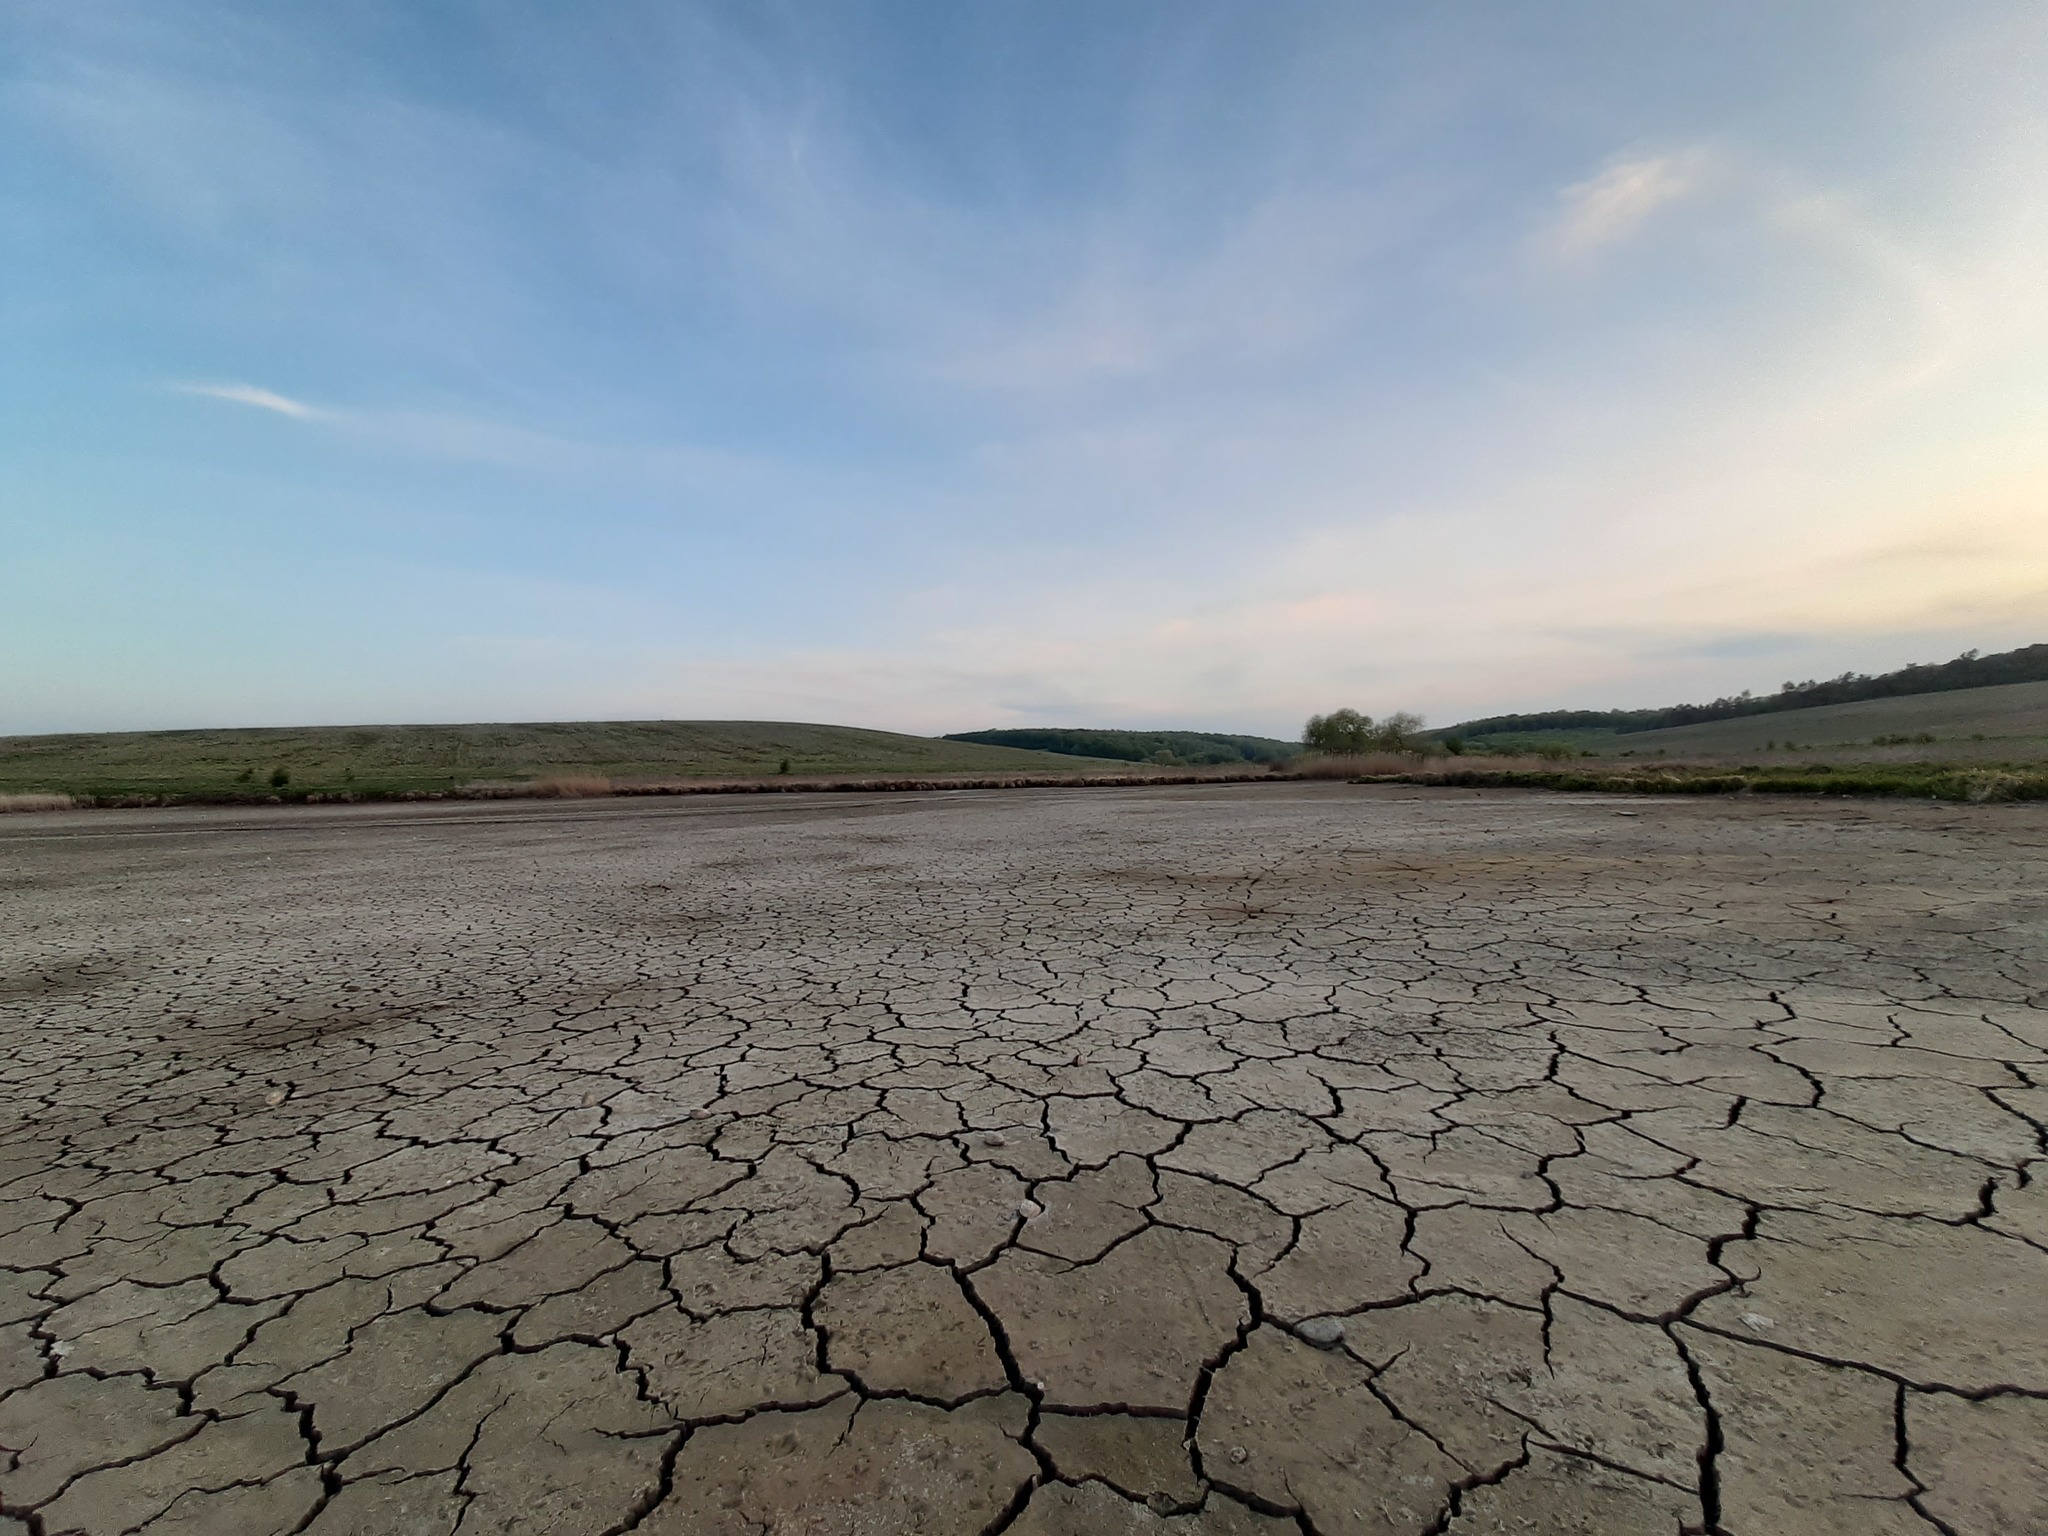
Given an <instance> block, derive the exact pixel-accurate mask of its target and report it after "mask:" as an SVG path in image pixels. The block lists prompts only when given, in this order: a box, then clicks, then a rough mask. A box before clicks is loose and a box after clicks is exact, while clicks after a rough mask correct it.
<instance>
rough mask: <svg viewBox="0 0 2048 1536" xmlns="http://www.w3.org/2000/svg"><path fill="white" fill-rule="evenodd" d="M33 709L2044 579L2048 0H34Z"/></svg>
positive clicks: (422, 715)
mask: <svg viewBox="0 0 2048 1536" xmlns="http://www.w3.org/2000/svg"><path fill="white" fill-rule="evenodd" d="M10 30H11V32H12V34H13V38H14V42H15V46H13V47H12V48H10V49H9V50H8V57H7V60H6V62H5V63H4V65H0V132H4V134H5V136H6V142H7V144H8V146H9V152H8V153H7V154H6V155H5V156H4V157H0V213H4V218H0V252H4V256H0V267H4V271H5V273H6V281H5V283H4V285H0V286H4V291H0V355H4V356H5V357H6V358H7V359H8V366H7V367H5V368H4V369H0V404H4V410H0V420H4V424H0V444H4V446H5V452H4V454H0V525H4V529H0V531H4V536H5V540H6V548H7V551H8V558H7V559H6V560H4V561H0V670H4V673H5V676H6V678H7V686H6V687H5V688H4V689H0V733H10V732H24V731H41V730H88V729H122V728H135V727H152V726H178V725H201V724H267V723H287V722H310V721H328V722H348V721H372V720H374V721H393V720H475V719H563V718H627V717H667V718H734V717H751V718H776V719H814V720H823V721H833V722H840V723H848V724H865V725H876V726H883V727H890V728H896V729H907V730H914V731H932V732H937V731H946V730H967V729H974V728H979V727H995V726H1007V725H1028V724H1058V725H1127V726H1148V725H1159V726H1184V727H1193V728H1206V729H1244V730H1258V731H1268V732H1272V733H1275V734H1289V735H1291V734H1293V732H1294V731H1295V730H1296V729H1297V728H1298V726H1299V723H1300V721H1301V719H1302V717H1303V716H1305V715H1306V714H1308V713H1309V712H1311V711H1319V710H1327V709H1330V708H1334V707H1337V706H1340V705H1351V706H1354V707H1358V708H1361V709H1364V710H1366V711H1368V712H1372V713H1379V712H1384V711H1388V710H1394V709H1412V710H1416V711H1419V712H1422V713H1425V714H1426V715H1428V716H1429V717H1430V718H1431V719H1432V720H1433V721H1437V722H1444V721H1449V720H1452V719H1457V718H1462V717H1469V716H1473V715H1478V714H1483V713H1493V712H1497V711H1502V710H1510V709H1536V708H1547V707H1560V706H1569V707H1606V706H1640V705H1654V704H1665V703H1673V702H1679V701H1682V700H1686V699H1694V698H1703V697H1711V696H1713V695H1716V694H1719V693H1724V692H1732V691H1736V690H1739V689H1742V688H1754V689H1757V690H1759V691H1761V690H1765V689H1769V688H1772V687H1775V686H1776V685H1777V684H1778V683H1779V682H1781V681H1783V680H1785V679H1788V678H1804V677H1810V676H1824V675H1832V674H1834V673H1838V672H1840V671H1843V670H1845V669H1850V668H1854V669H1856V670H1868V671H1875V670H1882V669H1886V668H1889V667H1894V666H1898V665H1901V664H1903V663H1905V662H1907V661H1914V660H1922V661H1931V660H1941V659H1945V658H1946V657H1948V656H1952V655H1954V654H1956V653H1957V652H1959V651H1961V650H1963V649H1965V648H1979V649H1982V650H1986V651H1990V650H1998V649H2004V648H2007V647H2010V646H2013V645H2020V644H2026V643H2030V642H2035V641H2042V640H2048V425H2044V424H2048V286H2044V285H2043V283H2042V281H2041V274H2042V273H2043V272H2048V92H2043V90H2042V88H2041V81H2042V80H2043V79H2044V78H2048V11H2044V10H2043V9H2042V8H2041V7H2039V6H2038V5H2027V4H2009V5H2008V4H1961V5H1955V6H1929V5H1925V4H1867V3H1856V4H1850V3H1840V4H1819V5H1811V6H1801V7H1787V8H1767V9H1748V10H1743V11H1740V12H1736V11H1728V10H1725V9H1719V8H1712V7H1700V8H1695V9H1693V10H1692V11H1691V12H1690V13H1688V12H1687V11H1686V10H1685V9H1683V8H1681V9H1678V10H1672V9H1670V8H1645V7H1639V6H1632V5H1625V4H1620V3H1614V4H1602V5H1593V4H1566V5H1560V6H1555V7H1551V6H1546V7H1537V8H1531V7H1526V6H1520V5H1510V4H1506V3H1499V4H1493V5H1482V6H1477V7H1466V8H1461V9H1459V10H1457V11H1456V12H1451V11H1444V10H1438V9H1436V8H1410V9H1399V8H1384V7H1374V8H1358V7H1353V6H1345V5H1336V4H1309V5H1304V6H1301V7H1292V8H1288V9H1286V10H1285V11H1282V12H1274V11H1272V10H1270V9H1261V8H1256V7H1226V6H1220V5H1218V6H1209V5H1185V4H1178V3H1176V4H1164V3H1157V4H1153V3H1143V4H1132V5H1124V6H1117V7H1110V8H1102V7H1096V6H1087V5H1081V4H1053V5H1044V6H1031V7H973V8H965V9H963V8H959V7H955V6H950V5H940V4H936V3H913V4H908V5H897V4H891V5H858V4H856V5H846V6H839V5H832V6H823V5H820V6H813V7H796V8H784V9H779V10H776V11H774V12H772V13H768V12H757V11H755V10H754V9H753V8H750V7H742V6H727V5H702V6H667V5H663V6H655V5H631V4H628V5H621V6H616V7H605V8H603V9H602V10H600V11H596V12H592V11H587V10H580V9H579V10H575V11H569V10H557V11H548V10H545V9H537V10H529V9H526V8H512V7H495V6H493V7H470V6H432V5H430V6H418V5H400V4H396V3H391V4H384V5H377V4H372V5H365V6H351V7H346V8H343V9H341V10H327V9H320V8H314V9H306V8H294V9H290V10H284V11H280V10H277V9H275V8H271V7H264V6H257V5H253V4H216V3H209V0H167V3H153V4H149V5H142V4H139V3H138V4H134V5H124V4H108V5H94V6H69V5H42V4H30V5H27V6H24V7H18V8H16V9H15V10H14V11H13V12H12V13H11V19H10Z"/></svg>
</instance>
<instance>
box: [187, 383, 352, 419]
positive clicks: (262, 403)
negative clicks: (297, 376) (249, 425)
mask: <svg viewBox="0 0 2048 1536" xmlns="http://www.w3.org/2000/svg"><path fill="white" fill-rule="evenodd" d="M174 387H175V388H176V389H177V391H178V392H179V393H180V394H184V395H204V396H206V397H207V398H208V399H209V400H231V401H233V402H234V403H235V404H236V405H253V406H255V407H256V409H257V410H259V411H275V412H277V414H278V415H280V416H291V417H295V418H297V419H298V420H300V421H313V420H317V419H320V418H322V417H326V416H329V415H331V414H332V412H329V411H323V410H320V409H319V408H317V407H315V406H311V405H308V404H306V402H305V401H303V400H294V399H292V398H291V396H289V395H280V394H278V393H277V392H276V391H275V390H270V389H259V388H258V387H257V386H256V385H254V384H179V385H176V386H174Z"/></svg>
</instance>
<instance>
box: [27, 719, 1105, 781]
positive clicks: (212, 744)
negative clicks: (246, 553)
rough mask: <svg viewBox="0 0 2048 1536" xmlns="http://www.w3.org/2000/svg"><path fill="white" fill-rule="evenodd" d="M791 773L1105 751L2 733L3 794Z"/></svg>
mask: <svg viewBox="0 0 2048 1536" xmlns="http://www.w3.org/2000/svg"><path fill="white" fill-rule="evenodd" d="M785 762H787V763H788V764H789V771H790V772H791V773H793V774H842V775H843V774H870V773H872V774H943V773H963V774H976V773H1047V772H1060V773H1079V772H1085V771H1087V770H1089V769H1091V768H1093V769H1097V770H1100V769H1102V768H1104V767H1106V766H1108V764H1106V763H1105V762H1103V761H1101V760H1100V759H1094V760H1086V761H1084V760H1081V759H1077V758H1076V757H1074V756H1073V755H1072V754H1071V753H1058V754H1054V753H1046V752H1026V751H1018V750H1017V749H1015V748H1011V747H1004V746H983V745H978V744H975V743H969V742H953V741H943V740H939V739H936V738H933V737H928V736H902V735H898V734H897V733H895V732H893V731H868V730H860V729H857V728H855V727H853V726H844V725H799V724H793V723H788V722H783V721H770V720H622V721H577V722H569V723H557V724H518V725H358V726H292V727H282V728H277V729H252V730H199V731H126V732H118V733H108V734H96V735H64V736H5V737H0V792H20V791H38V790H52V791H57V792H60V793H67V794H89V795H119V794H134V793H140V794H186V795H190V794H208V793H216V792H218V793H230V794H233V793H242V792H249V791H262V790H265V789H267V788H268V786H269V781H270V778H271V775H272V774H274V773H276V772H279V771H282V772H284V773H285V774H287V775H288V776H289V783H290V789H291V792H292V793H294V794H297V793H301V792H304V791H307V790H317V791H336V790H353V791H356V792H359V793H361V792H374V791H397V790H411V789H448V788H453V787H455V786H457V785H462V784H473V783H477V782H479V781H493V780H521V779H531V778H538V777H545V776H548V775H573V774H590V775H603V776H604V777H607V778H615V779H662V778H709V777H745V776H751V775H755V774H772V773H776V772H778V771H779V770H780V769H781V767H782V765H783V763H785Z"/></svg>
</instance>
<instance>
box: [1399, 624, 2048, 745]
mask: <svg viewBox="0 0 2048 1536" xmlns="http://www.w3.org/2000/svg"><path fill="white" fill-rule="evenodd" d="M2044 680H2048V645H2027V646H2022V647H2020V648H2019V649H2018V650H2014V651H2001V652H1999V653H1998V654H1997V655H1994V656H1979V655H1978V654H1977V653H1976V652H1975V651H1965V652H1963V654H1962V655H1960V656H1958V657H1957V658H1956V659H1955V660H1954V661H1943V662H1928V663H1915V664H1914V665H1912V666H1908V667H1901V668H1900V669H1899V670H1898V671H1896V672H1881V673H1878V674H1877V675H1875V676H1871V675H1869V674H1866V673H1862V672H1844V673H1843V674H1842V675H1841V676H1840V677H1835V678H1829V679H1827V680H1826V681H1814V680H1811V679H1809V680H1808V681H1806V682H1803V683H1786V684H1785V685H1784V686H1783V687H1781V688H1780V689H1779V690H1778V691H1777V692H1776V693H1770V694H1765V695H1763V696H1761V697H1757V696H1755V695H1752V694H1748V693H1741V694H1737V695H1735V696H1734V697H1732V698H1725V699H1716V700H1714V702H1713V703H1711V704H1673V705H1670V706H1668V707H1666V708H1663V709H1553V710H1543V711H1539V712H1537V713H1534V714H1526V715H1489V716H1487V717H1486V718H1485V719H1483V720H1467V721H1465V722H1463V723H1462V724H1459V725H1453V726H1450V727H1448V728H1446V729H1444V730H1442V731H1437V732H1433V733H1432V734H1434V735H1438V736H1459V737H1466V738H1470V737H1476V736H1498V735H1527V734H1531V733H1541V732H1547V731H1600V730H1605V731H1618V732H1622V733H1624V734H1627V733H1633V732H1637V731H1661V730H1670V729H1672V728H1673V727H1676V726H1685V725H1698V724H1701V723H1703V722H1706V721H1709V720H1733V719H1738V718H1740V717H1742V716H1745V715H1767V714H1776V713H1778V712H1780V711H1782V710H1791V709H1815V708H1819V707H1821V706H1823V705H1830V704H1852V703H1856V702H1858V701H1860V700H1865V699H1884V698H1898V697H1903V696H1907V695H1912V694H1922V693H1948V692H1952V691H1954V690H1957V689H1963V688H1986V687H1993V686H1996V685H1999V684H2004V683H2031V682H2040V681H2044Z"/></svg>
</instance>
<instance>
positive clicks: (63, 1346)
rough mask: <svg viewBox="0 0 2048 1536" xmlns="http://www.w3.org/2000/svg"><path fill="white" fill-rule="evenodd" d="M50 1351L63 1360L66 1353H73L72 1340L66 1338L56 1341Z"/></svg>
mask: <svg viewBox="0 0 2048 1536" xmlns="http://www.w3.org/2000/svg"><path fill="white" fill-rule="evenodd" d="M50 1353H51V1354H53V1355H55V1356H56V1357H57V1358H58V1359H59V1360H62V1359H63V1358H64V1357H65V1356H66V1355H68V1354H70V1353H71V1345H70V1342H69V1341H68V1340H65V1339H59V1340H58V1341H57V1342H56V1343H54V1344H52V1345H51V1346H50Z"/></svg>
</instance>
